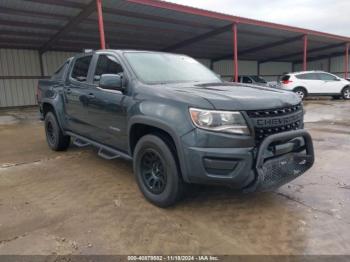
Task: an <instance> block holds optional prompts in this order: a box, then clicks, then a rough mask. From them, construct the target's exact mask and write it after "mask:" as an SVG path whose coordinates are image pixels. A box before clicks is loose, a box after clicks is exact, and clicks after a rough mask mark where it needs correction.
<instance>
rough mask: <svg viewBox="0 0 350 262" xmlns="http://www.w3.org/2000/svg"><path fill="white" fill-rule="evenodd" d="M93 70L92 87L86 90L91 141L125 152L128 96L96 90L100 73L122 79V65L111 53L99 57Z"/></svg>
mask: <svg viewBox="0 0 350 262" xmlns="http://www.w3.org/2000/svg"><path fill="white" fill-rule="evenodd" d="M92 70H93V72H94V73H93V84H92V85H91V86H90V88H89V92H88V93H89V95H90V99H89V103H88V105H87V107H88V113H89V118H88V119H89V120H88V121H89V125H91V126H93V127H94V130H95V131H94V133H93V134H92V138H93V139H94V140H96V141H97V142H100V143H103V144H105V145H109V146H112V147H114V148H116V149H119V150H121V151H127V145H128V143H127V135H126V134H127V125H126V107H127V103H128V101H130V99H129V96H128V95H126V94H124V93H122V92H120V91H116V90H107V89H103V88H101V87H99V80H100V77H101V75H103V74H120V75H123V77H126V75H125V72H124V69H123V67H122V65H121V64H120V63H119V61H118V59H117V58H116V57H115V56H114V55H111V54H99V55H98V58H97V62H96V66H95V68H94V69H92Z"/></svg>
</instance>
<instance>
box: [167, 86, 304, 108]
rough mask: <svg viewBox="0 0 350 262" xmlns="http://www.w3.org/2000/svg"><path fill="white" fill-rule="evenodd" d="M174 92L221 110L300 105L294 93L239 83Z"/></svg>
mask: <svg viewBox="0 0 350 262" xmlns="http://www.w3.org/2000/svg"><path fill="white" fill-rule="evenodd" d="M168 88H171V89H172V91H175V92H181V93H182V94H184V93H187V94H188V95H191V96H193V95H195V96H199V97H202V98H203V99H205V100H207V101H208V102H209V103H211V104H212V105H213V106H214V108H215V109H220V110H260V109H273V108H281V107H288V106H292V105H296V104H298V103H300V98H299V97H298V96H297V95H295V94H294V93H293V92H290V91H284V90H279V89H274V88H268V87H261V86H256V85H246V84H238V83H212V84H193V85H189V84H187V85H181V86H179V85H176V86H173V87H168Z"/></svg>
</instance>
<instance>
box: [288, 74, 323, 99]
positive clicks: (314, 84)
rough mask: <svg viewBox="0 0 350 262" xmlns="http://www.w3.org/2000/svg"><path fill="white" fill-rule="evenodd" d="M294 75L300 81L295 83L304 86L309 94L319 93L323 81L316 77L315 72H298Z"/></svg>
mask: <svg viewBox="0 0 350 262" xmlns="http://www.w3.org/2000/svg"><path fill="white" fill-rule="evenodd" d="M295 77H296V78H297V79H298V80H299V82H300V83H297V85H298V86H303V87H305V88H306V90H307V92H308V93H309V94H315V93H320V91H321V89H322V84H323V83H322V81H321V80H320V79H319V78H318V74H317V73H304V74H298V75H295ZM295 87H297V86H295Z"/></svg>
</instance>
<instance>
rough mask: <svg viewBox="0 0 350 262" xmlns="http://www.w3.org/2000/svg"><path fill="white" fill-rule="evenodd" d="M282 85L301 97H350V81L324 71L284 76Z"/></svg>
mask: <svg viewBox="0 0 350 262" xmlns="http://www.w3.org/2000/svg"><path fill="white" fill-rule="evenodd" d="M280 87H281V88H282V89H284V90H290V91H294V92H295V93H296V94H297V95H298V96H299V97H300V98H301V99H304V98H305V97H307V96H332V97H334V98H343V99H346V100H348V99H350V83H349V81H347V80H345V79H344V78H340V77H338V76H336V75H333V74H330V73H327V72H324V71H303V72H294V73H288V74H285V75H283V76H282V78H281V85H280Z"/></svg>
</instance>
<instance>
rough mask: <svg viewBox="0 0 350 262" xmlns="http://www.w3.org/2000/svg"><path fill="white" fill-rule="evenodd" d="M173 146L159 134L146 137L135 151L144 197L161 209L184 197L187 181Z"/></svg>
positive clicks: (136, 168) (135, 166) (135, 164)
mask: <svg viewBox="0 0 350 262" xmlns="http://www.w3.org/2000/svg"><path fill="white" fill-rule="evenodd" d="M170 146H171V145H168V144H167V143H166V140H163V139H162V138H160V137H159V136H156V135H145V136H144V137H142V138H141V139H140V140H139V142H138V143H137V145H136V148H135V151H134V173H135V176H136V181H137V184H138V186H139V189H140V190H141V192H142V193H143V195H144V196H145V198H146V199H147V200H148V201H150V202H151V203H153V204H154V205H156V206H159V207H168V206H171V205H174V204H175V203H176V202H177V201H178V200H179V199H180V198H181V197H182V195H183V191H184V182H183V180H182V177H181V175H180V173H179V169H178V166H177V162H176V158H175V155H174V154H173V152H172V150H171V149H170Z"/></svg>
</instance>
